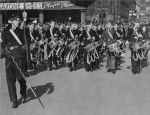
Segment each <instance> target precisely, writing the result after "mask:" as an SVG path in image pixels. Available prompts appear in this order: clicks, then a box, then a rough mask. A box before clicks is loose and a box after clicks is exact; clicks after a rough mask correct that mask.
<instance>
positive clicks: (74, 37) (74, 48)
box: [66, 24, 79, 71]
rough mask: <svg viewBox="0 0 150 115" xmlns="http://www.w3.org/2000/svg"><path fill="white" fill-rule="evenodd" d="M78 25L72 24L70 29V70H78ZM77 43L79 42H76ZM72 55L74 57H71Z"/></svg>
mask: <svg viewBox="0 0 150 115" xmlns="http://www.w3.org/2000/svg"><path fill="white" fill-rule="evenodd" d="M77 31H78V30H77V25H76V24H72V25H71V27H70V28H69V29H68V33H69V34H68V35H69V36H68V38H69V39H68V44H69V46H70V47H69V53H68V54H67V58H66V60H67V63H68V67H69V70H70V71H73V70H76V69H77V68H76V66H77V64H78V60H77V55H78V51H79V44H78V43H79V41H78V32H77ZM76 43H77V44H76ZM70 57H72V58H70Z"/></svg>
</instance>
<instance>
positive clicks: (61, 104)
mask: <svg viewBox="0 0 150 115" xmlns="http://www.w3.org/2000/svg"><path fill="white" fill-rule="evenodd" d="M125 60H126V62H125V63H123V64H122V67H121V70H118V71H117V73H116V74H111V73H107V72H106V69H105V67H102V68H101V69H98V70H96V71H94V72H85V70H84V69H79V70H78V71H75V72H69V71H68V68H66V67H65V68H61V69H59V70H56V71H51V72H49V71H47V70H45V71H42V72H40V73H38V74H37V75H33V76H31V77H30V78H29V79H28V80H29V82H30V84H31V85H32V86H33V87H34V90H35V91H36V93H37V95H38V96H39V97H40V99H41V100H42V102H43V104H44V106H45V109H44V110H43V109H42V107H41V105H40V104H39V102H38V100H37V99H35V98H34V96H33V94H32V93H31V91H30V90H28V102H27V103H25V104H21V105H20V106H19V107H18V108H17V109H11V103H10V102H9V97H8V90H7V85H6V81H5V73H4V67H2V65H4V64H3V61H2V60H1V61H0V70H1V73H0V74H1V91H0V94H1V100H0V105H1V110H2V112H1V113H2V114H1V115H150V109H149V108H150V76H149V75H150V66H149V67H147V68H145V69H144V70H143V71H142V73H141V74H140V75H133V74H132V73H131V71H130V70H129V69H127V68H126V67H127V66H129V65H130V60H129V52H128V53H127V54H126V55H125ZM103 65H104V66H105V63H104V64H103ZM43 70H44V68H43ZM17 86H18V87H19V85H18V83H17ZM18 95H19V89H18ZM18 98H20V96H19V97H18Z"/></svg>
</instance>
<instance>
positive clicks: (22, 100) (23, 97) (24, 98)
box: [21, 95, 27, 103]
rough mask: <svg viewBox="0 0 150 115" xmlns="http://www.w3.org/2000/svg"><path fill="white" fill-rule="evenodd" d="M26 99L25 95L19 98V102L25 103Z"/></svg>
mask: <svg viewBox="0 0 150 115" xmlns="http://www.w3.org/2000/svg"><path fill="white" fill-rule="evenodd" d="M26 98H27V96H26V95H25V96H21V102H22V103H25V102H26Z"/></svg>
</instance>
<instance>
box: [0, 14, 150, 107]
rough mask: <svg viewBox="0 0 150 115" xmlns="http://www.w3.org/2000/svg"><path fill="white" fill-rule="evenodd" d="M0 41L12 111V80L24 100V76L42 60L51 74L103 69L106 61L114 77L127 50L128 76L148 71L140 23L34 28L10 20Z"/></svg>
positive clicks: (145, 30) (147, 46) (147, 44)
mask: <svg viewBox="0 0 150 115" xmlns="http://www.w3.org/2000/svg"><path fill="white" fill-rule="evenodd" d="M19 24H20V25H19ZM0 42H1V44H2V45H1V55H0V58H4V57H5V59H6V63H5V64H6V72H7V73H6V78H7V84H8V89H9V94H10V100H11V101H12V102H13V106H12V107H13V108H16V107H17V105H18V104H17V94H16V86H15V83H16V80H18V81H19V83H20V87H21V90H20V94H21V95H22V99H23V101H25V100H26V88H27V86H26V80H25V78H24V77H27V76H28V72H29V70H35V69H36V68H37V66H38V65H39V64H47V63H45V60H47V62H48V70H49V71H52V70H53V69H55V70H57V69H58V68H59V66H64V65H66V66H68V68H69V71H70V72H72V71H76V70H77V69H78V67H79V66H81V65H84V66H83V67H84V68H85V71H87V72H89V71H94V70H95V69H98V68H101V63H102V61H103V59H104V58H105V57H106V59H107V65H106V68H107V72H111V73H113V74H115V73H116V71H117V70H118V68H119V67H120V65H121V63H122V60H121V59H122V57H123V56H124V55H123V54H125V52H126V50H128V49H130V51H131V71H132V73H133V74H140V72H141V71H142V68H144V67H146V66H148V54H149V50H150V28H149V25H146V24H144V23H139V22H134V23H111V22H107V23H105V24H104V23H103V24H97V25H95V24H92V23H89V24H87V25H85V24H77V23H65V24H64V23H56V22H54V21H51V22H46V23H45V24H39V23H38V24H35V23H33V22H32V21H29V22H26V23H25V22H22V21H20V20H19V17H18V16H13V17H12V18H11V24H10V25H9V24H7V25H5V27H3V28H2V34H1V38H0ZM18 70H19V71H18Z"/></svg>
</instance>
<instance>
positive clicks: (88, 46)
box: [84, 24, 99, 71]
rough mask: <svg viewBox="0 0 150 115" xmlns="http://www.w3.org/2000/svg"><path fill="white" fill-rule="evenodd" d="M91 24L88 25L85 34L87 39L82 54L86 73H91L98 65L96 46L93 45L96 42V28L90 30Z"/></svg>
mask: <svg viewBox="0 0 150 115" xmlns="http://www.w3.org/2000/svg"><path fill="white" fill-rule="evenodd" d="M92 27H93V26H92V24H90V25H88V27H87V30H86V33H87V39H86V40H85V43H84V45H85V53H84V56H85V58H84V63H85V70H86V71H93V70H94V68H97V67H98V64H99V55H98V50H97V46H96V45H94V43H95V42H96V41H98V36H97V33H96V28H95V27H94V28H93V29H92Z"/></svg>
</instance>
